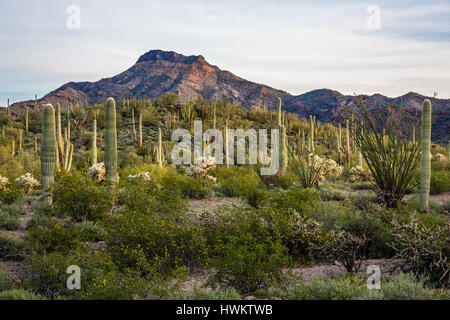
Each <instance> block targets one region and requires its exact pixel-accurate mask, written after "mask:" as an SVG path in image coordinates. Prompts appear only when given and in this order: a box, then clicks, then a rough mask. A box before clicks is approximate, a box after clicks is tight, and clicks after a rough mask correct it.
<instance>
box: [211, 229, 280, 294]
mask: <svg viewBox="0 0 450 320" xmlns="http://www.w3.org/2000/svg"><path fill="white" fill-rule="evenodd" d="M223 241H224V242H223V243H222V244H217V245H216V247H215V248H214V251H215V253H216V256H214V257H213V258H212V259H211V261H210V263H211V266H212V267H214V269H215V270H216V273H215V274H214V275H213V276H212V277H211V278H210V280H209V283H210V284H212V285H213V286H214V285H220V286H224V287H233V288H235V289H236V290H237V291H239V292H240V293H242V294H248V293H252V292H255V291H256V290H258V289H260V288H266V287H268V286H270V285H272V284H277V283H279V282H281V281H282V279H283V273H282V268H283V267H284V266H285V265H286V264H287V263H288V259H287V257H286V251H287V250H286V247H284V246H283V245H282V244H281V242H280V241H279V240H277V241H272V240H271V239H270V238H267V239H265V240H261V239H258V238H256V237H255V236H254V235H253V234H251V233H244V234H242V235H241V236H236V235H226V236H225V237H224V239H223Z"/></svg>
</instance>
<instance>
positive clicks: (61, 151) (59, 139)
mask: <svg viewBox="0 0 450 320" xmlns="http://www.w3.org/2000/svg"><path fill="white" fill-rule="evenodd" d="M61 130H62V127H61V105H60V104H59V103H57V104H56V142H57V143H58V151H59V158H60V159H61V161H63V159H64V146H63V139H62V134H61V132H62V131H61Z"/></svg>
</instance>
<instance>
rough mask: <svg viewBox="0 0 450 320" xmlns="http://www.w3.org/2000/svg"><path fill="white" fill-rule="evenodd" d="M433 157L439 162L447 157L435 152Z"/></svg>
mask: <svg viewBox="0 0 450 320" xmlns="http://www.w3.org/2000/svg"><path fill="white" fill-rule="evenodd" d="M433 158H434V159H435V160H436V161H439V162H442V161H445V160H447V158H446V157H445V156H444V155H443V154H442V153H438V154H435V155H434V157H433Z"/></svg>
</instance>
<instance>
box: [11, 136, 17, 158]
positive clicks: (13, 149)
mask: <svg viewBox="0 0 450 320" xmlns="http://www.w3.org/2000/svg"><path fill="white" fill-rule="evenodd" d="M15 154H16V147H15V145H14V140H12V141H11V155H12V157H13V158H14V156H15Z"/></svg>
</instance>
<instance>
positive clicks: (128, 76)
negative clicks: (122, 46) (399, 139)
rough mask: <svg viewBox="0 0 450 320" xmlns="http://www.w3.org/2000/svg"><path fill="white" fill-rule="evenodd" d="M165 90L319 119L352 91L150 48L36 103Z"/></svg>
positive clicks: (369, 100)
mask: <svg viewBox="0 0 450 320" xmlns="http://www.w3.org/2000/svg"><path fill="white" fill-rule="evenodd" d="M165 92H175V93H177V94H178V95H179V96H180V97H181V100H182V102H187V101H189V100H193V99H196V98H197V97H203V98H205V99H218V100H221V99H229V100H230V101H232V102H234V103H237V104H239V105H240V106H242V107H244V108H251V107H257V108H261V107H262V105H263V103H266V104H267V105H268V106H269V108H274V107H276V101H277V99H278V97H281V98H282V100H283V106H284V108H286V110H287V111H289V112H293V113H297V114H298V115H299V116H300V117H306V116H309V115H314V116H316V118H317V119H319V120H321V121H332V122H334V123H337V122H338V121H341V120H342V118H343V112H342V107H343V106H345V105H353V104H354V100H355V97H354V96H347V95H342V94H340V93H339V92H337V91H333V90H329V89H319V90H314V91H311V92H307V93H304V94H301V95H298V96H293V95H290V94H289V93H287V92H285V91H281V90H277V89H274V88H271V87H269V86H266V85H263V84H258V83H254V82H251V81H247V80H245V79H242V78H240V77H238V76H236V75H234V74H232V73H231V72H228V71H224V70H221V69H219V68H218V67H217V66H213V65H211V64H209V63H208V62H207V61H206V60H205V58H204V57H203V56H184V55H181V54H178V53H176V52H172V51H170V52H167V51H161V50H152V51H149V52H147V53H146V54H144V55H142V56H141V57H140V58H139V59H138V60H137V62H136V64H135V65H133V66H132V67H131V68H129V69H128V70H126V71H124V72H122V73H120V74H118V75H116V76H114V77H112V78H105V79H101V80H99V81H97V82H69V83H67V84H65V85H63V86H62V87H60V88H58V89H56V90H54V91H52V92H50V93H49V94H47V95H45V96H44V97H43V98H42V99H40V100H38V102H39V104H40V105H43V104H45V103H56V102H60V103H61V105H62V108H63V109H64V108H65V107H66V106H67V105H68V104H69V103H72V102H77V101H78V102H85V101H87V102H88V103H90V104H93V103H101V102H104V101H105V100H106V99H107V98H108V97H114V98H115V99H116V100H118V101H120V100H122V99H124V98H155V97H158V96H160V95H162V94H163V93H165ZM362 98H363V100H364V102H365V103H366V105H367V106H369V107H370V106H392V107H394V108H395V107H398V106H399V105H400V104H402V105H403V106H404V107H405V110H407V112H408V113H409V114H415V113H416V111H418V114H419V115H420V109H421V105H422V102H423V99H425V98H426V97H425V96H422V95H420V94H418V93H413V92H410V93H407V94H405V95H403V96H400V97H396V98H389V97H386V96H383V95H380V94H375V95H371V96H362ZM432 101H433V103H434V106H435V108H434V123H433V132H432V135H433V140H435V141H441V142H445V141H446V140H448V138H449V136H450V99H432ZM33 104H34V101H24V102H20V103H16V104H14V105H13V106H12V107H13V108H12V110H13V114H14V113H15V114H19V113H20V112H21V110H23V107H25V106H29V107H31V108H33Z"/></svg>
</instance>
